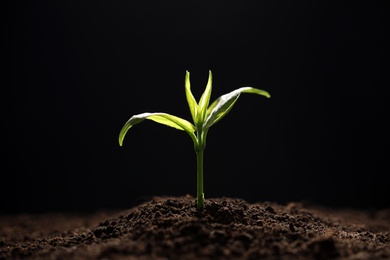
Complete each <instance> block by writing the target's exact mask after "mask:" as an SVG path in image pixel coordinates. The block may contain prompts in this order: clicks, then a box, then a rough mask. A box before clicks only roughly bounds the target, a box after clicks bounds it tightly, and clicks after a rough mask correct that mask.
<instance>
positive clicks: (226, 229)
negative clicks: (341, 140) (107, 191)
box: [0, 196, 390, 260]
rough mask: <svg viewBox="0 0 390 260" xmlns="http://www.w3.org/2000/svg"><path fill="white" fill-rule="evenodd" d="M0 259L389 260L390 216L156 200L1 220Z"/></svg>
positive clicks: (228, 201)
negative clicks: (200, 205)
mask: <svg viewBox="0 0 390 260" xmlns="http://www.w3.org/2000/svg"><path fill="white" fill-rule="evenodd" d="M0 259H99V260H107V259H113V260H116V259H141V260H142V259H156V260H160V259H343V260H344V259H348V260H352V259H353V260H360V259H361V260H363V259H364V260H366V259H390V209H389V210H387V209H384V210H383V209H382V210H360V209H332V208H329V207H322V206H318V205H312V204H309V203H303V202H291V203H287V204H284V205H281V204H277V203H272V202H261V203H248V202H246V201H244V200H242V199H237V198H215V199H206V202H205V206H204V208H203V209H202V210H198V209H197V208H196V205H195V199H194V198H193V197H191V196H183V197H155V198H152V199H150V200H148V201H146V202H143V203H142V204H139V205H137V206H135V207H133V208H131V209H128V210H124V211H117V212H108V211H107V212H97V213H93V214H70V213H64V214H60V213H48V214H19V215H3V216H0Z"/></svg>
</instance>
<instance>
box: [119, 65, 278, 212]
mask: <svg viewBox="0 0 390 260" xmlns="http://www.w3.org/2000/svg"><path fill="white" fill-rule="evenodd" d="M212 81H213V77H212V73H211V71H209V78H208V82H207V85H206V89H205V91H204V92H203V94H202V96H201V98H200V100H199V103H197V102H196V100H195V98H194V96H193V95H192V92H191V84H190V73H189V72H188V70H187V71H186V75H185V93H186V97H187V102H188V106H189V108H190V111H191V116H192V119H193V121H194V124H192V123H190V122H189V121H187V120H185V119H182V118H180V117H177V116H173V115H170V114H166V113H142V114H138V115H134V116H132V117H131V118H130V119H129V120H128V121H127V122H126V123H125V125H124V126H123V127H122V130H121V131H120V133H119V145H120V146H122V145H123V139H124V138H125V135H126V133H127V131H128V130H129V129H130V128H131V127H132V126H134V125H136V124H138V123H141V122H142V121H143V120H145V119H149V120H152V121H155V122H157V123H160V124H163V125H167V126H170V127H173V128H176V129H179V130H182V131H185V132H187V134H189V136H190V137H191V139H192V141H193V142H194V149H195V153H196V158H197V196H196V203H197V207H198V208H199V209H201V208H202V207H203V204H204V192H203V154H204V149H205V148H206V137H207V133H208V131H209V129H210V127H211V126H212V125H214V124H215V123H217V122H218V121H219V120H221V119H222V118H223V117H224V116H225V115H226V114H227V113H228V112H229V111H230V109H232V107H233V105H234V104H235V103H236V101H237V99H238V98H239V97H240V94H241V93H252V94H258V95H261V96H265V97H267V98H270V97H271V95H270V94H269V93H268V92H267V91H264V90H261V89H257V88H252V87H242V88H239V89H236V90H234V91H232V92H230V93H228V94H225V95H222V96H220V97H219V98H218V99H216V100H215V101H214V102H213V103H212V104H211V105H210V106H209V100H210V96H211V89H212Z"/></svg>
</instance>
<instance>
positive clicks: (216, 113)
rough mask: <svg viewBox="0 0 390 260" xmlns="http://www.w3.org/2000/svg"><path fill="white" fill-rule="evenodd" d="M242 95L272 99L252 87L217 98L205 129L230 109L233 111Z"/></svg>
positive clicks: (204, 125)
mask: <svg viewBox="0 0 390 260" xmlns="http://www.w3.org/2000/svg"><path fill="white" fill-rule="evenodd" d="M241 93H252V94H258V95H262V96H265V97H267V98H270V97H271V95H270V94H269V93H268V92H267V91H264V90H261V89H257V88H252V87H242V88H239V89H236V90H233V91H232V92H230V93H227V94H225V95H222V96H220V97H219V98H217V99H216V100H215V101H214V102H213V103H212V104H211V105H210V107H209V108H208V109H207V112H206V120H205V122H204V124H203V129H208V128H210V127H211V126H212V125H214V124H215V123H216V122H218V121H219V120H221V119H222V118H223V117H224V116H225V115H226V114H227V113H228V112H229V111H230V109H232V107H233V106H234V104H235V103H236V101H237V99H238V98H239V97H240V94H241Z"/></svg>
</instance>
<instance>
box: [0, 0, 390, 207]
mask: <svg viewBox="0 0 390 260" xmlns="http://www.w3.org/2000/svg"><path fill="white" fill-rule="evenodd" d="M383 2H385V1H383ZM351 3H352V2H351ZM3 11H5V15H4V16H3V18H4V19H5V21H4V22H3V26H4V28H3V30H2V38H3V39H2V44H3V47H2V52H3V55H2V58H1V62H2V63H3V65H5V66H4V68H3V69H2V73H1V74H2V80H1V82H2V83H1V85H2V88H1V89H2V100H3V101H2V107H3V108H2V115H3V116H2V120H1V126H2V145H1V150H2V155H1V168H2V169H1V190H0V203H1V206H0V210H1V212H3V213H9V212H48V211H59V210H66V211H94V210H99V209H125V208H128V207H130V206H132V205H134V204H135V203H138V202H139V201H140V200H142V199H145V198H148V196H153V195H173V196H182V195H185V194H191V195H193V196H195V195H196V194H195V193H196V157H195V152H194V150H193V144H192V141H191V139H190V137H189V136H188V135H187V134H186V133H185V132H181V131H177V130H175V129H173V128H169V127H166V126H162V125H159V124H156V123H154V122H151V121H145V122H143V123H142V124H140V125H137V126H136V127H134V128H133V129H132V130H131V131H130V132H129V133H128V135H127V136H126V138H125V142H124V146H123V147H119V145H118V134H119V131H120V129H121V127H122V126H123V124H124V123H125V122H126V121H127V120H128V119H129V118H130V117H131V116H132V115H134V114H138V113H142V112H167V113H171V114H174V115H177V116H180V117H183V118H185V119H187V120H190V119H191V116H190V112H189V110H188V106H187V102H186V99H185V94H184V76H185V71H186V70H189V71H190V73H191V83H192V89H193V92H194V96H195V97H196V98H197V99H198V98H199V97H200V95H201V94H202V92H203V90H204V87H205V85H206V82H207V76H208V70H209V69H210V70H212V72H213V76H214V84H213V93H212V98H211V99H212V100H214V99H215V98H217V97H219V96H220V95H222V94H225V93H227V92H230V91H232V90H234V89H236V88H238V87H242V86H248V85H249V86H252V87H257V88H261V89H264V90H267V91H269V92H270V93H271V95H272V98H271V99H266V98H264V97H260V96H255V95H249V94H243V95H241V97H240V99H239V100H238V102H237V103H236V105H235V107H234V108H233V109H232V111H231V112H230V113H229V114H228V115H227V116H226V117H225V118H224V119H223V120H222V121H220V122H219V123H218V124H216V125H215V126H213V127H212V128H211V130H210V131H209V135H208V142H207V145H208V146H207V149H206V151H205V196H206V199H207V198H210V197H221V196H230V197H240V198H243V199H246V200H248V201H249V202H256V201H275V202H279V203H286V202H289V201H300V200H306V201H311V202H315V203H320V204H323V205H329V206H333V207H357V208H386V207H390V203H389V197H390V196H389V195H390V192H389V186H390V185H389V181H388V175H389V173H390V167H389V162H390V160H389V156H390V147H389V133H390V131H389V130H390V129H389V126H388V121H389V113H388V110H389V92H388V88H389V86H390V84H389V80H388V78H389V70H388V69H389V67H388V61H389V59H388V58H389V57H388V55H387V50H388V46H389V45H388V42H385V36H386V34H388V27H386V26H385V25H384V24H385V22H388V21H387V20H388V19H387V17H388V13H387V10H386V9H385V8H384V4H383V5H382V4H380V3H379V1H378V3H376V2H373V1H354V2H353V4H348V5H347V4H344V3H343V2H342V1H337V2H327V3H324V2H320V1H318V2H317V1H306V2H305V1H299V2H294V1H243V0H241V1H230V2H229V1H202V0H200V1H192V0H189V1H177V0H160V1H152V0H149V1H146V0H132V1H25V2H21V1H19V2H16V1H15V2H13V4H12V5H7V6H6V8H4V9H3Z"/></svg>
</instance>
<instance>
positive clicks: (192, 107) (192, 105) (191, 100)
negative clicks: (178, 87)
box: [185, 70, 198, 124]
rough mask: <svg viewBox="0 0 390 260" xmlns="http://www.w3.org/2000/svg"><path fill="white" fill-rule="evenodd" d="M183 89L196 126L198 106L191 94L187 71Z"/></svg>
mask: <svg viewBox="0 0 390 260" xmlns="http://www.w3.org/2000/svg"><path fill="white" fill-rule="evenodd" d="M185 89H186V97H187V102H188V106H189V107H190V111H191V116H192V120H194V123H195V124H196V117H197V112H198V104H197V103H196V100H195V98H194V96H193V95H192V92H191V83H190V72H189V71H188V70H187V71H186V77H185Z"/></svg>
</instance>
